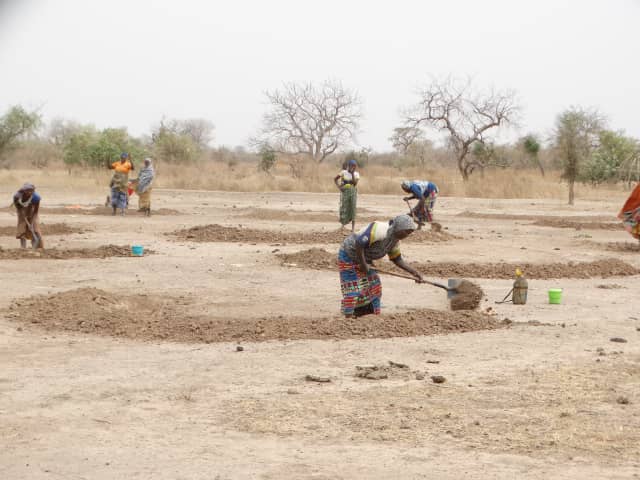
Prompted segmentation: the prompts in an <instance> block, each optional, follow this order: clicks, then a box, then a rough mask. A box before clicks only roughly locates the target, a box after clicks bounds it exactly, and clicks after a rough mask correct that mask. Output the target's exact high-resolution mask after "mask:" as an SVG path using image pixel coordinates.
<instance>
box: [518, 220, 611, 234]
mask: <svg viewBox="0 0 640 480" xmlns="http://www.w3.org/2000/svg"><path fill="white" fill-rule="evenodd" d="M531 225H536V226H538V227H553V228H573V229H575V230H611V231H615V230H624V229H623V227H622V223H621V222H591V221H575V220H570V219H568V218H544V219H542V218H541V219H539V220H536V221H535V222H533V223H531Z"/></svg>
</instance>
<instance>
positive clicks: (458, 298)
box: [451, 280, 484, 310]
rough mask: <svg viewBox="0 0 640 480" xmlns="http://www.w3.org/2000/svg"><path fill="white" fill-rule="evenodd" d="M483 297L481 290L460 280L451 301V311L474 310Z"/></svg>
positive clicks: (470, 283) (473, 284) (471, 283)
mask: <svg viewBox="0 0 640 480" xmlns="http://www.w3.org/2000/svg"><path fill="white" fill-rule="evenodd" d="M483 296H484V292H483V291H482V289H481V288H480V287H479V286H478V285H476V284H475V283H473V282H470V281H468V280H462V281H461V282H460V284H459V285H458V286H457V287H456V295H455V296H454V297H453V298H452V299H451V310H475V309H476V308H478V306H479V305H480V300H482V297H483Z"/></svg>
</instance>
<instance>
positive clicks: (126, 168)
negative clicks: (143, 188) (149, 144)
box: [109, 152, 135, 215]
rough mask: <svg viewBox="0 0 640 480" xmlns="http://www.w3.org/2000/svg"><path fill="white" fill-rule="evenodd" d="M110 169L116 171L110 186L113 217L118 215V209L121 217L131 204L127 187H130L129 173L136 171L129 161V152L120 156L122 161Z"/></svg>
mask: <svg viewBox="0 0 640 480" xmlns="http://www.w3.org/2000/svg"><path fill="white" fill-rule="evenodd" d="M109 169H110V170H115V172H114V174H113V178H112V179H111V184H110V186H111V207H112V208H113V215H115V214H116V211H117V210H118V208H119V209H120V215H124V212H125V210H126V209H127V205H128V204H129V195H128V192H127V187H128V185H129V172H131V171H133V170H135V167H134V166H133V163H132V162H131V160H130V159H129V154H128V153H127V152H123V153H122V154H121V155H120V161H119V162H113V163H112V164H111V165H109Z"/></svg>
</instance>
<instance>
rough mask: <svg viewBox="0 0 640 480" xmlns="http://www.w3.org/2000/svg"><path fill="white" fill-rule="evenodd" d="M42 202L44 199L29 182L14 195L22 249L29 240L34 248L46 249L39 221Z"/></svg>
mask: <svg viewBox="0 0 640 480" xmlns="http://www.w3.org/2000/svg"><path fill="white" fill-rule="evenodd" d="M40 200H42V197H40V195H38V193H36V187H35V186H34V185H33V184H32V183H28V182H27V183H25V184H24V185H22V187H21V188H20V190H18V191H17V192H16V193H14V195H13V206H14V207H16V211H17V213H18V228H17V231H16V238H17V239H19V240H20V246H21V247H22V248H26V247H27V240H31V246H32V247H33V248H44V242H43V240H42V232H41V231H40V222H39V220H38V211H39V210H40Z"/></svg>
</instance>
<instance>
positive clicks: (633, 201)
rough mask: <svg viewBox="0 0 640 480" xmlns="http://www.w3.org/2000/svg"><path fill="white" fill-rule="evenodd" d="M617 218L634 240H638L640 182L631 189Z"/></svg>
mask: <svg viewBox="0 0 640 480" xmlns="http://www.w3.org/2000/svg"><path fill="white" fill-rule="evenodd" d="M618 218H619V219H620V220H622V224H623V225H624V228H625V230H626V231H627V232H629V233H630V234H631V236H632V237H633V238H635V239H636V240H640V183H638V185H636V188H634V189H633V192H631V195H629V198H627V201H626V202H625V204H624V205H623V206H622V209H621V210H620V213H619V214H618Z"/></svg>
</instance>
